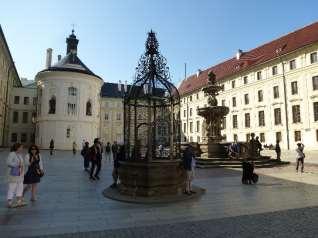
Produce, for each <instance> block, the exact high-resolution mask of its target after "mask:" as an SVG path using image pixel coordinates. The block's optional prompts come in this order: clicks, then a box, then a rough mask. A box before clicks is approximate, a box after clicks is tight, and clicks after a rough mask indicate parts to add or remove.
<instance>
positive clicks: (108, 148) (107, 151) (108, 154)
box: [105, 142, 111, 162]
mask: <svg viewBox="0 0 318 238" xmlns="http://www.w3.org/2000/svg"><path fill="white" fill-rule="evenodd" d="M105 157H106V159H105V160H106V161H107V160H108V161H109V162H111V145H110V143H109V142H107V144H106V147H105Z"/></svg>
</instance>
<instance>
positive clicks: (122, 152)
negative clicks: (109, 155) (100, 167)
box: [110, 145, 125, 188]
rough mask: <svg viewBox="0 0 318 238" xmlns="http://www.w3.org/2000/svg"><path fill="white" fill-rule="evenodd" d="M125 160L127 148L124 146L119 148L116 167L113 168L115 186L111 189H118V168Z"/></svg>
mask: <svg viewBox="0 0 318 238" xmlns="http://www.w3.org/2000/svg"><path fill="white" fill-rule="evenodd" d="M124 159H125V147H124V146H123V145H121V146H119V152H118V154H117V156H116V158H114V167H113V172H112V176H113V184H112V185H111V186H110V187H111V188H116V187H117V181H118V168H119V165H120V164H119V161H122V160H124Z"/></svg>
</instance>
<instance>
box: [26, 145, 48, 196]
mask: <svg viewBox="0 0 318 238" xmlns="http://www.w3.org/2000/svg"><path fill="white" fill-rule="evenodd" d="M25 164H26V167H27V168H28V169H27V172H26V174H25V175H24V182H23V183H24V184H25V187H24V191H23V194H24V193H25V192H26V191H28V190H30V188H31V201H32V202H34V201H36V191H37V184H38V183H39V182H40V180H41V177H42V176H43V175H44V172H43V162H42V158H41V155H40V151H39V148H38V147H37V146H36V145H32V146H31V147H30V148H29V152H28V154H27V155H26V156H25Z"/></svg>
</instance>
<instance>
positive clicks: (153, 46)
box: [146, 30, 159, 55]
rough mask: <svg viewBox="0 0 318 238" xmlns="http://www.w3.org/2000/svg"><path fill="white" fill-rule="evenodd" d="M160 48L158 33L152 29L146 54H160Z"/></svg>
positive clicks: (149, 33)
mask: <svg viewBox="0 0 318 238" xmlns="http://www.w3.org/2000/svg"><path fill="white" fill-rule="evenodd" d="M158 48H159V43H158V40H157V38H156V33H155V32H154V31H152V30H150V32H148V38H147V41H146V54H147V55H154V54H158Z"/></svg>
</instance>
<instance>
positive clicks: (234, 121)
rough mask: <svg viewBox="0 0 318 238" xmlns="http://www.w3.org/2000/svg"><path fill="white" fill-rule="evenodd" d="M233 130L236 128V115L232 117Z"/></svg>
mask: <svg viewBox="0 0 318 238" xmlns="http://www.w3.org/2000/svg"><path fill="white" fill-rule="evenodd" d="M233 128H237V115H233Z"/></svg>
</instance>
